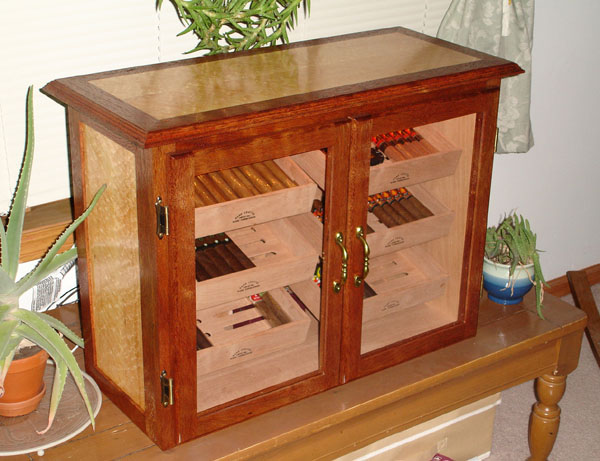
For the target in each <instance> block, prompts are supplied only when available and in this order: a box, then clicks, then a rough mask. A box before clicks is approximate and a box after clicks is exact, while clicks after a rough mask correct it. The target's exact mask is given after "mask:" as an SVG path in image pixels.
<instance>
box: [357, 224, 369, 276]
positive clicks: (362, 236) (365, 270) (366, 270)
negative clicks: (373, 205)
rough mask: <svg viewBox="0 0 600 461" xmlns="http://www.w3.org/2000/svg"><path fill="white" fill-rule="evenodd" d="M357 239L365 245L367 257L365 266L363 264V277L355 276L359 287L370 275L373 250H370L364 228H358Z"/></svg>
mask: <svg viewBox="0 0 600 461" xmlns="http://www.w3.org/2000/svg"><path fill="white" fill-rule="evenodd" d="M356 238H357V239H359V240H360V241H361V243H362V244H363V250H364V256H365V259H364V261H363V263H364V264H363V274H362V277H361V276H360V275H355V276H354V285H355V286H357V287H359V286H360V285H361V283H362V282H363V280H364V279H366V278H367V275H369V256H370V255H371V250H370V249H369V244H368V243H367V240H366V239H365V233H364V231H363V228H362V227H357V228H356Z"/></svg>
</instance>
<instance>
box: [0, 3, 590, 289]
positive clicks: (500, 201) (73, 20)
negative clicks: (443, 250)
mask: <svg viewBox="0 0 600 461" xmlns="http://www.w3.org/2000/svg"><path fill="white" fill-rule="evenodd" d="M164 3H165V4H164V6H163V11H162V12H161V13H160V14H157V13H156V12H155V10H154V0H128V1H127V2H123V1H121V0H104V1H103V2H97V1H93V0H61V1H60V2H52V3H50V2H48V1H47V0H30V1H29V2H27V3H22V2H2V3H1V4H0V43H2V47H0V62H1V63H2V65H1V67H0V210H6V209H7V208H8V206H9V200H10V196H11V193H12V189H13V187H14V184H15V182H16V178H17V175H18V168H19V162H20V159H21V155H22V152H23V140H24V101H25V91H26V88H27V86H28V85H29V84H33V85H35V86H36V89H39V88H40V87H41V86H43V85H44V84H46V83H47V82H49V81H50V80H53V79H55V78H59V77H63V76H69V75H77V74H83V73H89V72H95V71H100V70H107V69H116V68H120V67H127V66H133V65H139V64H145V63H151V62H158V61H165V60H171V59H178V58H179V57H181V53H182V52H183V51H185V50H188V49H190V48H191V47H192V46H193V44H194V40H193V37H191V36H190V37H187V36H186V37H179V38H176V37H175V34H176V33H177V32H179V31H180V30H181V26H180V24H179V23H178V21H177V19H176V16H175V12H174V11H173V9H172V7H171V6H170V5H169V4H168V2H167V1H165V2H164ZM449 4H450V0H402V1H398V0H372V1H369V2H365V1H364V0H313V1H312V11H311V17H310V18H309V20H304V19H303V18H301V20H300V23H299V25H298V26H297V28H296V30H295V31H294V32H292V34H291V38H292V40H293V41H297V40H305V39H309V38H316V37H322V36H328V35H336V34H342V33H349V32H356V31H361V30H369V29H375V28H381V27H389V26H395V25H403V26H405V27H409V28H411V29H414V30H417V31H420V32H425V33H428V34H430V35H435V32H436V30H437V27H438V25H439V23H440V21H441V19H442V16H443V13H444V12H445V10H446V8H447V7H448V5H449ZM340 6H342V7H343V8H342V9H341V10H340V11H341V13H340V12H336V13H335V14H334V11H335V8H336V7H340ZM598 13H600V2H598V1H597V0H572V1H571V2H568V3H565V2H558V1H556V0H554V1H552V0H550V1H538V2H537V5H536V18H535V29H534V51H533V90H532V115H531V116H532V122H533V130H534V136H535V142H536V145H535V147H534V148H533V149H532V150H531V151H530V152H529V153H527V154H521V155H503V156H498V155H497V156H496V159H495V166H494V177H493V183H492V200H491V206H490V222H491V223H492V222H496V221H497V220H498V219H499V217H500V216H501V214H503V213H504V212H506V211H510V210H511V209H513V208H516V209H517V211H519V212H522V213H523V214H525V215H526V216H527V217H529V218H530V221H531V222H532V225H533V226H534V229H535V230H536V231H537V233H538V234H539V235H538V243H539V245H538V246H539V247H540V248H541V249H543V250H546V253H545V254H544V256H543V257H542V262H543V265H544V268H545V272H546V276H547V278H549V279H551V278H554V277H557V276H560V275H563V274H564V272H565V271H566V270H569V269H573V268H582V267H586V266H590V265H592V264H596V263H599V262H600V243H598V241H597V239H596V238H595V233H596V230H597V229H600V213H599V212H598V206H597V205H596V204H595V200H596V198H597V197H598V196H599V195H600V194H599V192H600V185H599V182H598V181H597V180H596V177H595V176H596V170H597V169H598V167H599V166H600V161H599V160H598V157H596V156H595V153H594V147H595V145H596V144H597V143H595V142H594V137H593V134H594V128H595V126H594V124H595V122H596V120H598V118H599V117H597V116H595V114H594V110H595V109H596V108H597V107H600V100H599V99H600V96H598V93H600V92H598V91H596V92H594V90H593V89H594V88H595V86H596V85H594V83H595V82H593V81H592V78H593V76H594V75H598V71H599V70H600V69H599V56H600V53H599V52H598V45H597V43H598V42H599V40H600V32H598V31H597V29H596V27H595V24H594V23H593V21H594V20H595V18H597V17H598ZM35 98H36V102H35V109H36V130H37V136H36V160H35V162H34V170H33V178H32V181H33V184H32V189H31V193H30V200H29V204H30V205H35V204H39V203H45V202H49V201H53V200H58V199H61V198H64V197H68V196H69V195H70V191H69V177H68V163H67V148H66V133H65V122H64V111H63V109H62V107H61V106H59V105H58V104H56V103H55V102H54V101H51V100H49V99H48V98H47V97H46V96H44V95H42V94H40V93H39V92H37V93H36V95H35ZM571 223H573V224H574V225H571Z"/></svg>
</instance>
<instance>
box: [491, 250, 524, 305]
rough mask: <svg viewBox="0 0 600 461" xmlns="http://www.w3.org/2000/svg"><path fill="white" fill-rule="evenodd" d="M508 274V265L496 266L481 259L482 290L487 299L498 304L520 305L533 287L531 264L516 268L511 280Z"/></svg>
mask: <svg viewBox="0 0 600 461" xmlns="http://www.w3.org/2000/svg"><path fill="white" fill-rule="evenodd" d="M509 273H510V266H509V265H508V264H498V263H494V262H492V261H490V260H489V259H487V258H483V288H485V290H486V291H487V293H488V298H490V299H491V300H492V301H494V302H496V303H498V304H518V303H520V302H521V301H522V300H523V296H525V294H526V293H527V292H528V291H529V290H531V287H532V286H533V283H532V282H531V280H533V264H528V265H527V266H521V267H517V268H516V269H515V273H514V274H513V277H512V279H511V278H510V277H509ZM513 281H514V284H513Z"/></svg>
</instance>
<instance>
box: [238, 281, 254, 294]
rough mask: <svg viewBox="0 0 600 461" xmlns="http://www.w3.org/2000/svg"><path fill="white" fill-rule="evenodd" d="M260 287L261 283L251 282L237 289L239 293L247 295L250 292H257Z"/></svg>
mask: <svg viewBox="0 0 600 461" xmlns="http://www.w3.org/2000/svg"><path fill="white" fill-rule="evenodd" d="M259 287H260V282H259V281H257V280H250V281H248V282H244V283H243V284H242V285H240V287H239V288H238V289H237V292H238V293H246V292H247V291H249V290H252V291H257V289H258V288H259Z"/></svg>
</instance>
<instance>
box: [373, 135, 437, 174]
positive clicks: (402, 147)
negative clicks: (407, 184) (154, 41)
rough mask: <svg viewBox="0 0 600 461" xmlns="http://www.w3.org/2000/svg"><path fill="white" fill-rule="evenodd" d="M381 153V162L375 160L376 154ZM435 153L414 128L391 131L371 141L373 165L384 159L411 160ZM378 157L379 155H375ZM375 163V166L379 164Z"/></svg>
mask: <svg viewBox="0 0 600 461" xmlns="http://www.w3.org/2000/svg"><path fill="white" fill-rule="evenodd" d="M373 151H375V153H377V152H379V154H380V155H379V157H382V158H381V161H379V160H373V158H374V154H373ZM433 152H435V148H434V147H433V146H432V145H431V144H430V143H429V142H428V141H427V140H426V139H425V138H423V136H422V135H420V134H419V133H417V132H416V131H415V130H414V129H412V128H407V129H405V130H398V131H390V132H389V133H386V134H381V135H378V136H374V137H373V138H372V139H371V165H373V164H374V163H373V162H374V161H375V162H378V163H381V162H383V158H391V159H393V160H409V159H411V158H417V157H423V156H425V155H429V154H431V153H433ZM375 157H377V154H375ZM378 163H375V164H378Z"/></svg>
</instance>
